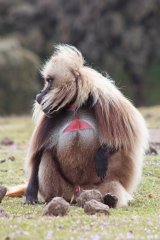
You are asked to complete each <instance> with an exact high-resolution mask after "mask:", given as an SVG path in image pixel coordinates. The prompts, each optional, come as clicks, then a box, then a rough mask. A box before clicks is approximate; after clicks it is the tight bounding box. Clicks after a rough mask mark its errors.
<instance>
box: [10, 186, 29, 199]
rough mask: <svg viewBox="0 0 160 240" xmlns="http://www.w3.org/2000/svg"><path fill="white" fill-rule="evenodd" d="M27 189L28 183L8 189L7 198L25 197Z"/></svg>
mask: <svg viewBox="0 0 160 240" xmlns="http://www.w3.org/2000/svg"><path fill="white" fill-rule="evenodd" d="M26 189H27V183H24V184H21V185H17V186H13V187H9V188H8V189H7V193H6V197H13V198H14V197H23V196H24V195H25V192H26Z"/></svg>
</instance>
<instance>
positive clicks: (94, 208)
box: [84, 199, 109, 215]
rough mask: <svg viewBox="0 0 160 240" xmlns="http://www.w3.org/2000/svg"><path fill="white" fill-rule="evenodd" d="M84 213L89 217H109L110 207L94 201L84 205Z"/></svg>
mask: <svg viewBox="0 0 160 240" xmlns="http://www.w3.org/2000/svg"><path fill="white" fill-rule="evenodd" d="M84 211H85V213H87V214H89V215H93V214H105V215H109V207H108V206H107V205H105V204H103V203H101V202H98V201H96V200H94V199H92V200H90V201H88V202H86V203H85V204H84Z"/></svg>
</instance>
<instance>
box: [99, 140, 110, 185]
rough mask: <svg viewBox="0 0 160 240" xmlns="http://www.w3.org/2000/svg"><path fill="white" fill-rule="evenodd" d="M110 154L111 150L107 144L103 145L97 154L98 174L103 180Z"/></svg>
mask: <svg viewBox="0 0 160 240" xmlns="http://www.w3.org/2000/svg"><path fill="white" fill-rule="evenodd" d="M109 154H110V148H109V147H108V146H107V145H106V144H103V145H102V146H101V147H100V148H99V149H98V151H97V154H96V172H97V175H98V177H100V178H101V180H102V179H103V178H104V177H105V176H106V172H107V168H108V157H109Z"/></svg>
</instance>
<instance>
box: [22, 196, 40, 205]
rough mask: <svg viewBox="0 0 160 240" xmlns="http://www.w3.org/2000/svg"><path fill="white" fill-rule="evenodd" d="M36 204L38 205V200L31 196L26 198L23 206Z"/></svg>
mask: <svg viewBox="0 0 160 240" xmlns="http://www.w3.org/2000/svg"><path fill="white" fill-rule="evenodd" d="M36 203H38V198H37V197H33V196H27V197H26V200H25V201H24V204H27V205H34V204H36Z"/></svg>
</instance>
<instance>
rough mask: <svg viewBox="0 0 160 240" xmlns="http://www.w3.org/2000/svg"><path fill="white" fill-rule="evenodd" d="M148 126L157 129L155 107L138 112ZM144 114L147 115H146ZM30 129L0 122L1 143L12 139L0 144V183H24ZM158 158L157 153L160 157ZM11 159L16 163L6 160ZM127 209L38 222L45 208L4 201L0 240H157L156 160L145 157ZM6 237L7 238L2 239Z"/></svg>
mask: <svg viewBox="0 0 160 240" xmlns="http://www.w3.org/2000/svg"><path fill="white" fill-rule="evenodd" d="M142 112H143V114H144V116H150V117H149V118H146V119H147V121H148V125H149V126H150V127H152V128H160V122H159V123H158V119H159V117H160V114H159V113H160V107H156V108H149V109H142ZM147 114H149V115H147ZM32 129H33V124H32V122H31V117H29V116H28V117H27V116H24V117H8V118H0V141H1V140H2V139H3V138H4V137H9V138H11V139H12V140H14V142H15V144H14V147H10V146H2V145H0V160H2V159H5V160H6V161H5V162H4V163H0V184H3V185H6V186H10V185H15V184H20V183H22V182H24V181H25V176H24V172H23V163H24V158H25V153H26V149H27V144H28V140H29V137H30V135H31V132H32ZM159 154H160V152H159ZM10 156H14V157H15V161H11V160H9V157H10ZM134 198H135V201H134V202H132V204H131V206H129V207H125V208H122V209H116V210H111V211H110V213H111V214H110V216H109V217H108V216H88V215H86V214H84V212H83V209H81V208H78V207H75V206H72V207H71V211H70V213H69V215H68V216H65V217H54V218H51V217H42V211H43V208H44V205H43V204H41V205H35V206H26V205H23V199H21V198H16V199H13V198H12V199H11V198H5V199H3V201H2V204H1V205H2V206H3V207H4V209H5V210H6V211H7V212H8V213H9V214H10V218H9V219H0V240H1V239H6V240H7V239H16V240H23V239H33V240H37V239H46V240H47V239H57V240H59V239H70V240H72V239H87V240H88V239H89V240H90V239H91V240H99V239H109V240H112V239H116V240H120V239H123V240H124V239H137V240H139V239H144V240H145V239H160V155H158V156H147V157H146V160H145V162H144V172H143V177H142V181H141V184H140V185H139V187H138V190H137V191H136V193H135V196H134ZM7 237H8V238H7Z"/></svg>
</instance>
